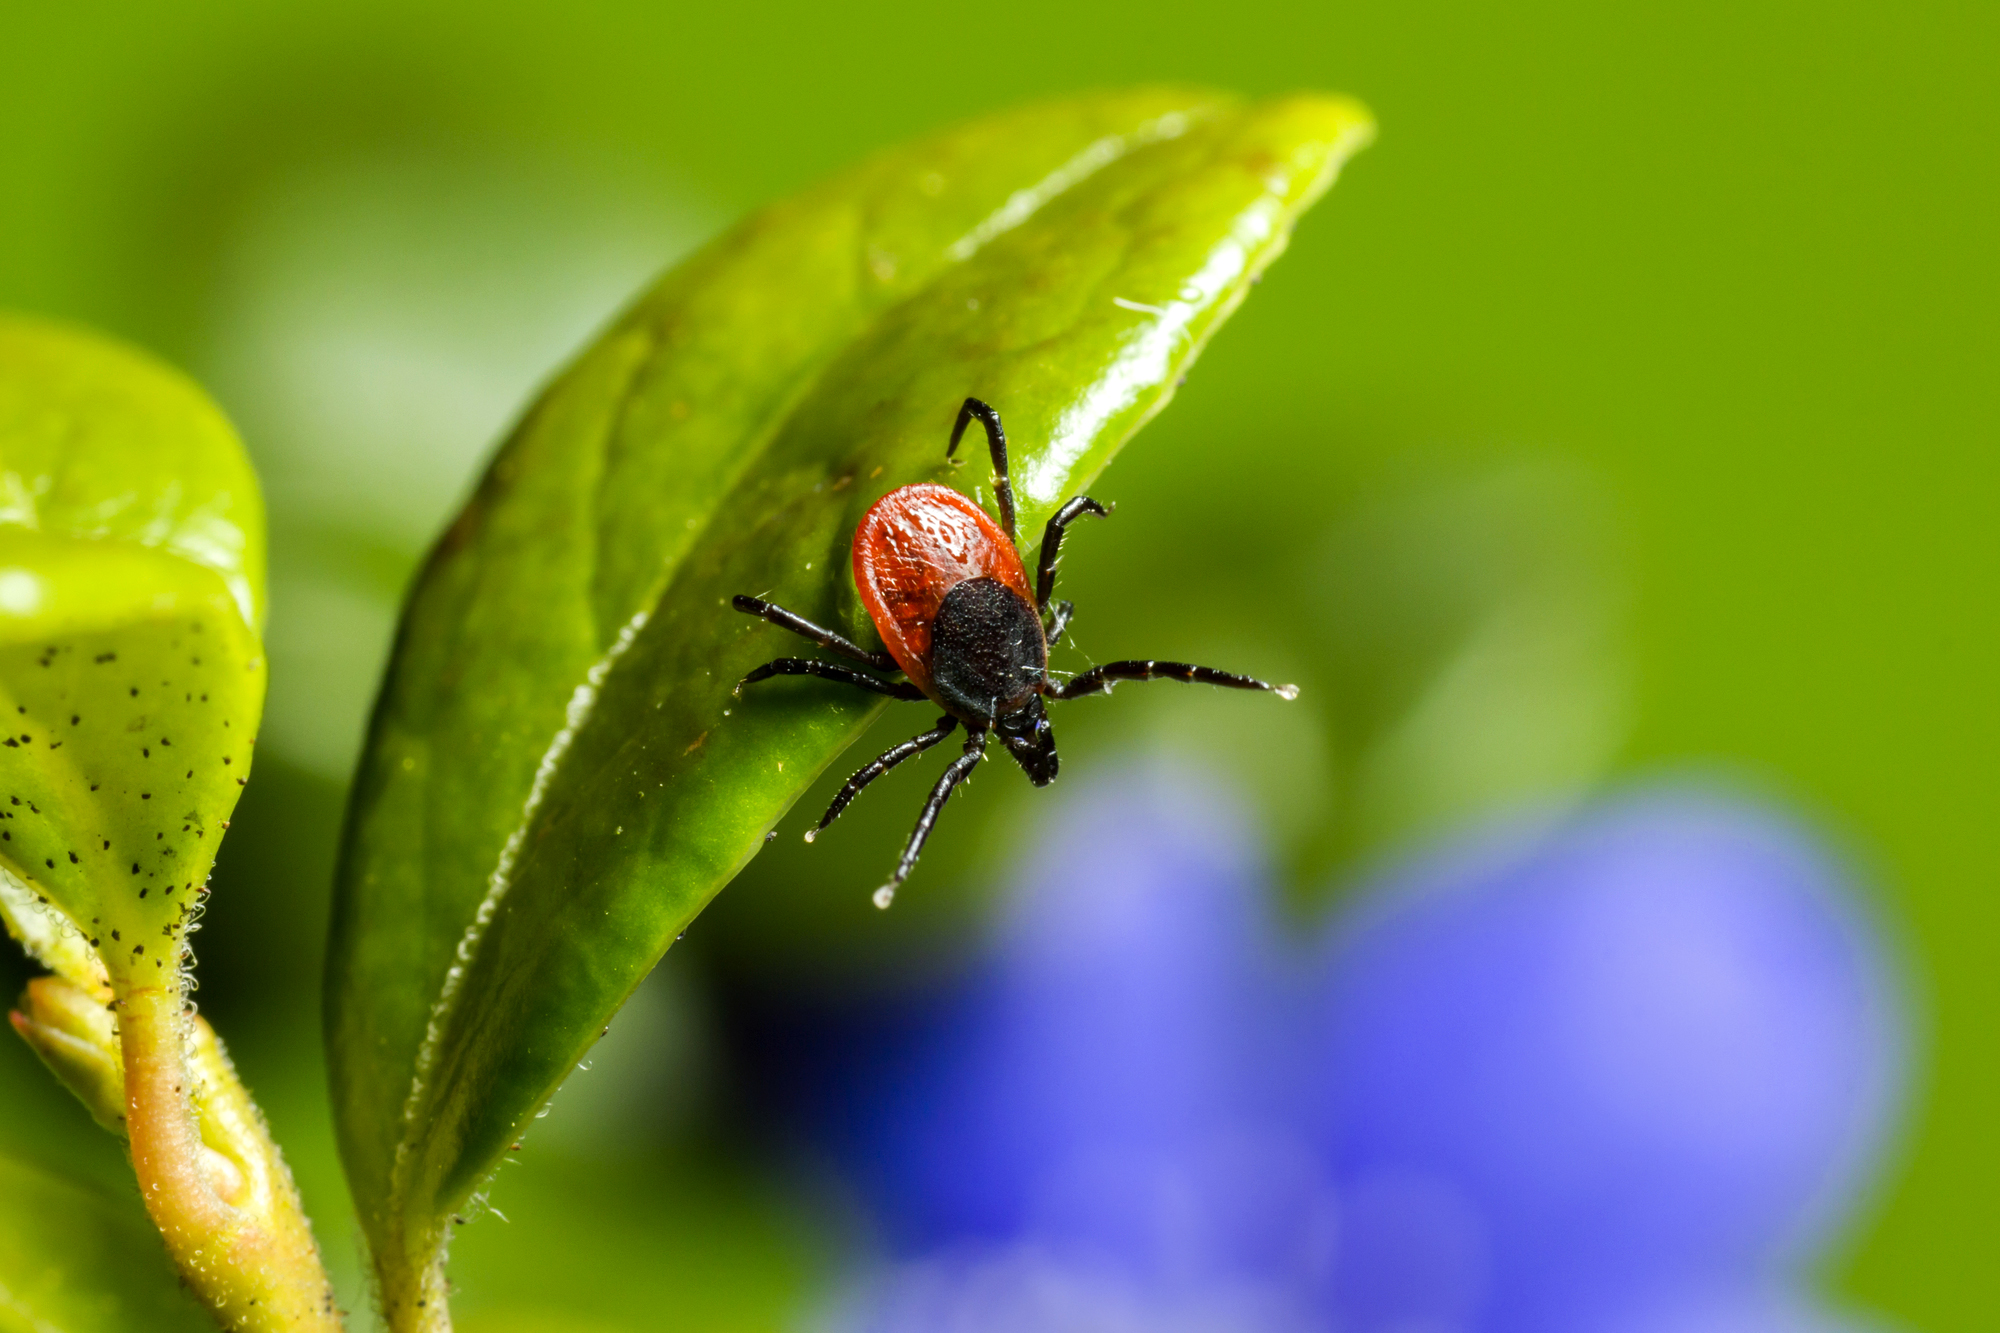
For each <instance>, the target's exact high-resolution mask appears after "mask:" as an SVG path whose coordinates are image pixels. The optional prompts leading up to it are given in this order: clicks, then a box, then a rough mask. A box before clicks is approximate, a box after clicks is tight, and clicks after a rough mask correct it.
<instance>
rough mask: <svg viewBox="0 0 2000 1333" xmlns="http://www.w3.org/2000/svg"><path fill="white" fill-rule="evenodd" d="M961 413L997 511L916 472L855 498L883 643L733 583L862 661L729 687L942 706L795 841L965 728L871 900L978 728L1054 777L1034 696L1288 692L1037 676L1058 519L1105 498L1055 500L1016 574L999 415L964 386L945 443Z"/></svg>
mask: <svg viewBox="0 0 2000 1333" xmlns="http://www.w3.org/2000/svg"><path fill="white" fill-rule="evenodd" d="M975 420H976V421H978V422H980V424H982V425H983V426H985V428H986V438H987V443H988V445H989V446H990V447H991V449H992V454H993V498H994V500H995V502H996V503H997V504H998V505H999V507H1000V522H998V523H995V522H994V521H993V520H992V519H990V518H988V517H987V516H986V511H985V510H983V509H981V508H980V507H979V506H978V505H976V504H974V503H973V502H972V501H971V500H968V499H967V498H966V497H965V496H963V495H961V494H959V493H958V492H957V491H954V490H952V489H951V488H950V487H947V486H937V485H932V484H930V483H924V484H921V485H916V486H903V487H899V488H898V489H896V490H893V491H890V492H889V493H888V494H887V495H885V496H883V497H882V498H881V499H879V500H877V501H876V502H875V503H874V504H873V505H871V506H870V507H869V509H868V512H867V513H866V514H864V515H862V517H861V522H860V525H859V526H857V527H856V528H855V530H854V586H855V588H856V589H857V590H858V591H859V592H860V593H861V604H862V605H863V606H865V607H866V608H867V609H868V618H869V619H870V620H872V621H874V622H875V630H876V632H877V633H878V634H880V635H881V636H882V644H883V646H884V647H886V648H887V649H888V651H887V652H886V653H878V652H874V651H872V650H870V649H868V648H864V647H862V646H861V645H860V644H858V643H854V642H852V641H850V640H849V639H847V638H845V637H844V636H842V635H840V634H837V633H835V632H834V631H833V630H830V629H826V628H824V627H822V626H820V625H815V624H814V623H813V622H812V621H810V620H807V619H806V618H805V617H804V616H801V615H798V614H797V613H795V612H792V611H787V610H785V609H784V608H783V607H781V606H774V605H772V604H771V603H770V602H767V601H765V600H764V599H763V598H761V597H751V596H747V595H745V596H739V597H737V598H736V599H735V603H734V605H735V607H736V609H737V610H738V611H741V612H743V613H745V614H746V615H753V616H758V617H761V618H762V619H764V620H768V621H770V622H771V623H772V624H774V625H777V626H779V627H780V628H782V629H788V630H790V631H791V632H792V633H794V634H798V635H802V636H804V637H805V638H808V639H810V640H812V641H813V642H814V643H816V644H818V645H819V646H820V647H822V648H825V649H828V650H829V651H831V652H835V653H838V654H840V655H841V656H842V657H844V658H846V659H847V660H848V661H849V662H853V663H857V664H858V665H859V666H861V667H865V668H869V670H857V669H856V668H855V667H851V666H842V665H840V664H838V663H835V662H828V661H825V660H823V659H821V658H809V657H781V658H779V659H777V660H776V661H774V662H766V663H765V664H764V665H763V666H760V667H758V668H757V669H756V670H754V671H752V672H751V673H750V674H749V675H747V676H745V677H744V678H743V679H742V681H741V682H739V683H738V685H737V686H736V688H737V690H738V691H739V692H740V691H741V690H742V688H743V686H745V685H749V684H752V683H754V682H756V681H760V680H769V679H770V678H771V677H773V676H817V677H819V678H820V679H822V680H834V681H840V682H841V683H843V684H846V685H852V686H855V687H858V688H860V689H864V690H867V691H869V692H870V693H873V694H878V695H887V696H889V697H890V698H892V699H907V700H910V701H912V702H915V701H918V700H923V699H929V700H930V701H931V702H932V703H935V704H937V705H938V706H939V707H940V708H942V709H944V713H945V715H944V716H943V717H941V718H939V719H938V724H937V725H936V726H935V727H932V728H931V729H930V730H929V731H926V732H924V733H923V734H922V735H919V736H915V737H912V738H911V739H909V740H907V741H904V742H903V743H902V744H901V745H897V746H894V747H892V748H890V749H889V750H887V751H885V752H884V753H883V754H882V755H881V756H879V757H878V758H877V759H876V760H875V761H874V762H873V763H871V764H869V765H868V766H867V767H866V768H864V769H862V770H861V771H860V772H859V773H856V774H855V775H854V776H853V777H852V778H849V779H848V781H847V785H846V786H844V787H842V788H841V789H840V793H839V794H838V795H837V796H835V797H834V798H833V804H831V805H829V806H828V807H827V811H826V814H825V815H823V816H822V817H821V818H820V821H819V823H818V825H817V826H815V827H814V828H812V829H810V830H808V831H807V833H806V841H807V842H811V841H812V840H813V837H814V835H815V834H817V833H818V832H819V831H820V829H823V828H825V827H826V826H827V825H829V824H831V823H832V822H833V821H834V819H835V818H836V817H838V816H839V814H840V812H841V811H842V810H845V809H846V808H847V803H848V802H849V801H851V800H853V799H854V797H855V796H856V794H858V793H859V792H860V791H861V789H862V788H863V787H865V786H867V785H868V784H869V783H871V782H873V781H874V780H875V779H876V778H878V777H880V776H881V775H882V774H884V773H886V772H888V771H889V770H890V769H892V768H894V767H895V766H896V765H897V764H900V763H902V762H903V761H904V760H905V759H909V758H911V757H913V756H915V755H919V754H922V753H923V752H924V751H925V750H928V749H930V748H931V746H933V745H936V744H937V743H938V742H939V741H942V740H943V739H944V738H945V737H947V736H949V735H950V734H951V733H952V732H953V731H954V730H956V729H957V728H958V727H959V726H961V725H963V726H964V727H965V731H966V737H965V753H964V754H962V755H960V756H959V757H958V758H957V759H956V760H954V761H953V762H952V765H951V767H950V768H948V769H946V770H945V774H944V776H943V777H941V778H939V779H938V783H937V785H936V786H935V787H933V788H931V796H930V800H928V801H926V802H925V803H924V812H923V814H922V815H920V816H919V817H918V819H917V827H916V829H915V830H914V831H913V832H912V833H911V834H910V841H909V843H908V844H907V845H906V846H905V847H904V848H903V856H902V859H901V860H900V861H898V862H897V863H896V873H895V874H894V875H893V876H892V877H891V878H890V880H889V882H888V883H887V884H884V885H883V886H882V887H881V888H879V889H877V890H876V891H875V905H876V906H878V907H887V906H888V905H889V901H890V899H892V898H893V897H895V894H896V886H897V885H898V884H901V883H902V882H903V879H904V877H905V876H906V875H908V874H909V873H910V868H911V867H912V866H914V865H916V863H917V854H918V853H919V852H921V851H922V850H923V846H924V839H926V838H928V837H929V836H930V832H931V826H932V825H933V824H935V823H936V822H937V817H938V812H939V811H940V810H942V809H943V808H944V803H945V800H946V799H947V798H948V797H950V795H951V793H952V791H953V789H954V788H956V787H957V786H958V784H959V783H961V782H963V781H964V780H965V778H966V777H967V775H968V774H970V773H971V772H972V770H973V767H974V766H975V765H976V764H978V762H979V761H980V759H981V758H983V757H984V756H985V754H986V741H987V738H988V736H997V737H998V738H999V740H1000V743H1001V744H1002V745H1004V746H1005V747H1006V748H1007V752H1008V753H1009V754H1010V755H1012V756H1013V758H1014V759H1015V761H1016V762H1018V763H1019V764H1020V765H1021V770H1022V771H1023V772H1024V773H1026V774H1027V775H1028V780H1029V781H1030V782H1032V783H1034V784H1035V785H1036V786H1037V787H1046V786H1048V785H1049V784H1050V783H1051V782H1053V781H1055V777H1056V768H1057V760H1056V738H1055V731H1054V729H1053V728H1051V727H1050V725H1049V719H1048V714H1047V713H1046V712H1045V711H1044V709H1043V701H1044V700H1046V699H1058V700H1059V699H1079V698H1082V697H1083V696H1084V695H1087V694H1099V693H1102V692H1105V691H1108V690H1109V689H1110V688H1111V686H1112V684H1113V683H1114V682H1116V681H1120V680H1152V679H1154V678H1156V677H1166V678H1167V679H1170V680H1197V681H1206V682H1207V683H1209V684H1211V685H1227V686H1229V687H1231V688H1232V689H1239V690H1272V691H1275V692H1276V693H1277V694H1278V695H1279V696H1280V697H1281V698H1286V699H1289V698H1291V697H1292V696H1293V695H1295V694H1296V693H1298V691H1297V690H1295V689H1294V688H1293V687H1292V686H1290V685H1267V684H1265V683H1264V682H1263V681H1261V680H1256V679H1253V678H1252V677H1249V676H1237V675H1232V674H1231V673H1229V672H1227V671H1217V670H1215V669H1214V668H1213V667H1202V666H1192V665H1190V664H1188V663H1186V662H1157V661H1150V660H1148V661H1119V662H1105V663H1103V664H1102V665H1100V666H1094V667H1092V668H1090V670H1088V671H1086V672H1084V673H1083V674H1082V675H1079V676H1077V677H1075V678H1074V679H1072V680H1070V681H1069V682H1068V683H1067V684H1062V685H1058V684H1056V683H1055V682H1054V681H1052V680H1050V679H1049V645H1050V644H1051V643H1056V642H1060V641H1061V639H1062V636H1063V629H1064V627H1065V626H1067V625H1068V624H1069V616H1070V604H1069V603H1068V602H1058V601H1053V600H1051V594H1053V593H1054V591H1055V586H1056V553H1057V551H1058V550H1059V549H1060V548H1061V546H1062V539H1063V531H1064V529H1065V528H1067V527H1068V526H1069V524H1070V523H1072V522H1074V521H1075V520H1076V519H1077V518H1079V517H1081V516H1082V515H1084V514H1096V515H1098V516H1099V517H1102V516H1103V515H1105V514H1106V513H1109V512H1110V511H1109V510H1108V509H1107V508H1106V507H1105V506H1103V505H1100V504H1098V503H1097V501H1095V500H1093V499H1091V498H1090V497H1089V496H1086V495H1079V496H1076V497H1074V498H1072V499H1071V500H1070V501H1069V502H1068V503H1067V504H1065V505H1063V506H1062V508H1060V509H1058V510H1057V511H1056V512H1055V514H1054V515H1053V516H1051V517H1050V519H1049V523H1048V527H1047V528H1046V529H1044V530H1043V533H1042V550H1041V557H1040V560H1039V562H1038V564H1037V566H1036V570H1035V581H1034V583H1033V584H1030V583H1029V582H1028V571H1027V569H1026V568H1025V567H1024V566H1023V565H1022V563H1021V552H1020V549H1019V548H1018V547H1016V546H1015V545H1014V490H1013V487H1012V485H1010V484H1009V482H1008V480H1007V436H1006V433H1005V432H1004V431H1003V430H1001V428H1000V414H999V413H998V412H995V411H994V410H993V409H992V408H990V407H988V406H987V405H986V404H985V403H982V402H980V401H979V400H978V399H977V398H968V399H966V400H965V405H964V406H963V407H961V408H960V409H959V412H958V425H957V426H955V427H953V429H952V432H951V443H950V445H949V446H947V447H946V449H945V456H946V457H947V458H949V457H950V456H951V455H952V452H953V451H954V450H956V449H957V448H958V441H959V437H960V436H962V435H963V434H964V433H965V428H966V426H967V425H968V424H969V423H970V422H972V421H975ZM877 671H879V672H885V673H893V672H897V671H900V672H902V674H903V675H905V676H907V677H909V679H908V680H907V681H898V680H893V679H884V678H883V677H882V676H878V675H875V674H873V673H874V672H877Z"/></svg>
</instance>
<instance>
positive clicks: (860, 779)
mask: <svg viewBox="0 0 2000 1333" xmlns="http://www.w3.org/2000/svg"><path fill="white" fill-rule="evenodd" d="M957 726H958V719H957V718H955V717H952V716H951V715H950V714H948V713H947V714H946V715H945V716H943V717H941V718H939V719H938V724H937V725H936V726H935V727H932V728H931V729H930V730H929V731H926V732H924V733H923V734H921V735H918V736H912V737H910V739H908V740H906V741H904V742H903V743H902V744H901V745H896V746H891V747H890V748H889V749H887V750H884V751H883V752H882V753H881V754H879V755H877V756H875V759H874V762H872V763H870V764H869V765H868V767H866V768H864V769H862V770H861V771H860V772H859V773H856V774H855V775H854V776H853V777H851V778H849V779H848V780H847V785H846V786H845V787H842V788H841V789H840V794H839V795H838V796H835V797H834V798H833V804H832V805H829V806H828V807H827V808H826V813H825V814H823V815H821V816H820V817H819V823H817V824H815V825H813V826H812V827H811V828H809V829H807V830H806V841H807V842H811V841H812V840H813V839H814V838H817V837H818V836H819V835H820V833H821V832H822V831H823V830H824V829H825V828H826V826H827V825H828V824H831V823H832V822H833V821H834V820H836V819H838V818H840V812H841V811H842V810H845V809H846V808H847V803H848V802H849V801H852V800H853V799H854V798H855V797H856V796H859V795H860V794H861V789H862V788H863V787H865V786H867V785H868V784H869V783H871V782H873V781H874V780H875V779H877V778H879V777H881V776H882V775H883V774H884V773H887V772H888V771H889V770H890V769H892V768H894V767H895V766H896V765H898V764H900V763H902V762H903V761H904V760H905V759H910V758H913V757H915V756H916V755H920V754H922V753H923V752H924V751H925V750H928V749H930V748H931V747H932V746H933V745H936V744H937V743H938V742H939V741H941V740H943V739H944V738H945V737H947V736H949V735H951V733H952V730H953V729H954V728H956V727H957Z"/></svg>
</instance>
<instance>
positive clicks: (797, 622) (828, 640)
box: [733, 594, 901, 671]
mask: <svg viewBox="0 0 2000 1333" xmlns="http://www.w3.org/2000/svg"><path fill="white" fill-rule="evenodd" d="M733 605H734V606H735V607H736V609H737V610H738V611H741V612H742V613H743V614H744V615H746V616H761V617H762V618H763V619H765V620H768V621H770V622H771V623H772V624H773V625H776V626H777V627H778V628H779V629H788V630H790V631H791V632H792V633H794V634H800V635H804V636H805V637H806V638H808V639H811V640H812V641H813V642H814V643H816V644H818V645H819V646H820V647H822V648H830V649H832V650H833V651H834V652H836V653H839V654H840V655H841V656H842V657H851V658H853V659H854V660H855V661H857V662H861V663H864V664H866V665H868V666H872V667H874V668H875V669H876V670H877V671H898V670H901V668H900V667H898V666H897V665H896V659H895V658H893V657H891V656H889V654H887V653H871V652H869V651H868V650H867V649H866V648H863V647H862V646H861V645H860V644H858V643H853V642H850V641H849V640H847V639H843V638H841V637H840V636H839V635H838V634H835V633H834V632H833V631H832V630H830V629H821V628H820V627H819V626H818V625H815V624H813V623H812V621H810V620H807V619H806V618H805V617H804V616H801V615H797V614H795V613H793V612H790V611H787V610H786V609H785V608H784V607H782V606H773V605H771V604H770V603H769V602H767V601H765V600H763V599H762V598H760V597H744V596H742V595H740V594H739V595H738V596H737V598H736V600H735V602H734V603H733Z"/></svg>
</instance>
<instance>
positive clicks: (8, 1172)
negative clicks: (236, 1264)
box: [0, 1157, 215, 1333]
mask: <svg viewBox="0 0 2000 1333" xmlns="http://www.w3.org/2000/svg"><path fill="white" fill-rule="evenodd" d="M214 1328H215V1321H214V1320H213V1319H211V1318H210V1317H209V1314H208V1312H207V1311H206V1310H204V1309H202V1307H201V1306H200V1305H199V1304H197V1303H196V1302H195V1300H194V1298H193V1297H191V1296H189V1295H188V1293H187V1291H186V1289H185V1288H184V1287H183V1286H182V1284H181V1280H180V1275H179V1274H178V1273H176V1272H175V1271H174V1266H173V1264H172V1263H171V1262H169V1261H168V1259H167V1255H166V1251H165V1250H163V1249H162V1248H161V1247H160V1238H159V1236H158V1234H156V1233H155V1232H154V1230H153V1228H152V1226H151V1224H149V1223H148V1222H147V1220H146V1214H145V1211H144V1210H143V1209H141V1208H140V1207H139V1204H138V1201H137V1200H136V1199H129V1200H118V1199H112V1198H107V1197H105V1196H103V1195H100V1194H98V1193H96V1192H95V1191H93V1190H90V1189H87V1188H85V1187H84V1186H81V1185H78V1184H74V1183H72V1182H70V1181H67V1180H64V1179H62V1178H60V1177H58V1176H55V1175H51V1174H49V1173H47V1172H44V1171H40V1170H37V1169H36V1168H34V1167H31V1166H28V1165H26V1164H24V1163H21V1162H16V1161H14V1160H12V1159H10V1158H6V1157H0V1333H182V1331H183V1330H185V1333H203V1330H208V1331H209V1333H212V1331H213V1329H214Z"/></svg>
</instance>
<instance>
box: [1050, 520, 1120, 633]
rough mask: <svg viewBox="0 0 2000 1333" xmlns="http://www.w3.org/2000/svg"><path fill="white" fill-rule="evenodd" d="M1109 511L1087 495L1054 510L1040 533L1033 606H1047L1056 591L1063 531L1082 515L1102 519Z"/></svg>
mask: <svg viewBox="0 0 2000 1333" xmlns="http://www.w3.org/2000/svg"><path fill="white" fill-rule="evenodd" d="M1115 508H1117V506H1116V505H1113V506H1111V509H1115ZM1111 509H1107V508H1105V507H1104V506H1103V505H1101V504H1099V503H1097V501H1095V500H1093V499H1091V498H1090V497H1089V496H1087V495H1079V496H1077V497H1076V498H1075V499H1073V500H1071V501H1070V502H1069V503H1068V504H1066V505H1064V506H1063V507H1062V508H1061V509H1058V510H1056V516H1055V517H1054V518H1052V519H1050V520H1049V526H1048V527H1047V528H1046V529H1044V530H1043V532H1042V560H1041V566H1040V568H1039V569H1037V570H1036V572H1035V605H1037V606H1047V605H1048V604H1049V594H1050V593H1052V592H1054V591H1055V590H1056V555H1057V553H1058V552H1060V551H1061V550H1062V539H1063V530H1064V529H1066V528H1068V527H1069V525H1070V524H1072V523H1074V522H1076V520H1077V519H1078V518H1079V517H1081V516H1082V515H1084V514H1095V515H1097V516H1098V517H1099V518H1103V517H1105V516H1106V515H1108V514H1110V512H1111Z"/></svg>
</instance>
